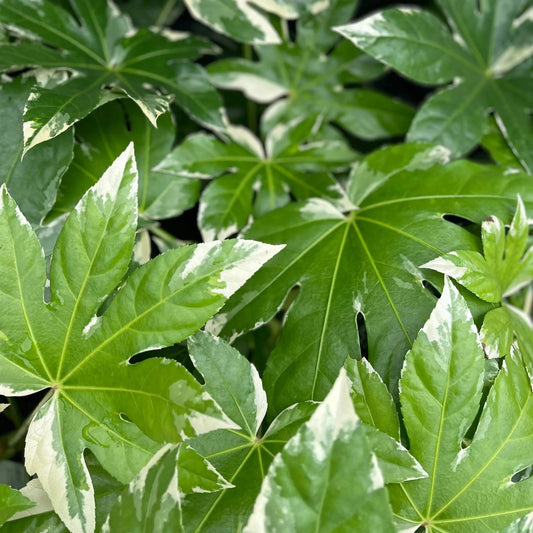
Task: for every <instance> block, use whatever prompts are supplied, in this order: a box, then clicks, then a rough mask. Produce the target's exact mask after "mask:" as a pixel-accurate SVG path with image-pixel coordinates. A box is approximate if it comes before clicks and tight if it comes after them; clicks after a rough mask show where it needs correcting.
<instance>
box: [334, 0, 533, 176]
mask: <svg viewBox="0 0 533 533" xmlns="http://www.w3.org/2000/svg"><path fill="white" fill-rule="evenodd" d="M437 4H438V5H439V6H440V8H441V10H442V12H443V14H444V16H445V22H444V21H442V20H441V19H440V18H438V17H437V16H436V15H434V14H432V13H430V12H429V11H425V10H420V9H416V8H407V7H405V8H390V9H386V10H384V11H380V12H378V13H374V14H372V15H370V16H368V17H367V18H365V19H363V20H360V21H359V22H356V23H354V24H350V25H347V26H342V27H338V28H336V29H337V31H339V32H340V33H341V34H342V35H344V36H345V37H347V38H348V39H350V40H351V41H353V42H354V44H355V45H356V46H358V47H359V48H361V49H362V50H364V51H365V52H367V53H369V54H371V55H372V56H373V57H375V58H376V59H378V60H379V61H382V62H383V63H385V64H387V65H390V66H392V67H393V68H395V69H397V70H398V71H399V72H400V73H401V74H403V75H405V76H407V77H409V78H412V79H413V80H415V81H417V82H419V83H423V84H431V85H442V84H445V83H449V82H452V81H453V83H451V84H450V85H447V86H446V87H445V88H444V89H442V90H441V91H439V92H437V93H436V94H434V95H433V96H432V97H431V98H429V100H427V101H426V102H425V104H424V105H423V106H422V107H421V108H420V109H419V111H418V113H417V115H416V117H415V119H414V120H413V123H412V125H411V128H410V130H409V134H408V139H410V140H411V141H424V142H435V143H437V144H442V145H443V146H446V147H447V148H449V149H450V150H452V152H453V154H454V155H462V154H465V153H467V152H469V151H470V150H471V149H472V148H473V147H474V146H475V145H476V144H477V143H478V142H479V141H480V139H481V136H482V134H483V131H484V126H485V124H486V120H487V115H488V114H489V112H490V111H493V112H494V115H495V117H496V120H497V122H498V125H499V127H500V129H501V131H502V133H503V135H504V136H505V138H506V140H507V142H508V143H509V144H510V145H511V148H512V149H513V151H514V153H515V154H516V156H517V157H518V159H519V160H520V162H521V164H522V165H523V167H524V168H525V169H526V170H527V171H528V172H532V171H533V155H532V152H531V146H530V139H531V135H532V134H533V122H532V120H531V115H530V111H531V109H533V96H532V92H531V83H532V81H533V78H532V70H531V66H532V61H531V57H532V55H533V41H532V39H531V34H532V31H533V20H532V17H531V9H532V8H533V2H532V1H531V0H516V1H513V2H507V1H505V0H494V1H488V0H487V1H481V2H477V1H476V0H465V1H464V2H457V1H456V0H438V1H437Z"/></svg>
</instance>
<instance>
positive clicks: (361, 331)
mask: <svg viewBox="0 0 533 533" xmlns="http://www.w3.org/2000/svg"><path fill="white" fill-rule="evenodd" d="M355 322H356V324H357V335H358V337H359V348H360V350H361V357H363V358H364V359H368V337H367V333H366V324H365V315H363V313H361V312H359V313H357V316H356V318H355Z"/></svg>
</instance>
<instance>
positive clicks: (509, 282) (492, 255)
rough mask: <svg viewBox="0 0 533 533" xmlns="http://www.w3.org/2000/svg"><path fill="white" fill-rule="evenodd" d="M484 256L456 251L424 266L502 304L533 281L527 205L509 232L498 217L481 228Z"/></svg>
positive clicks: (520, 206) (519, 210) (519, 209)
mask: <svg viewBox="0 0 533 533" xmlns="http://www.w3.org/2000/svg"><path fill="white" fill-rule="evenodd" d="M481 232H482V241H483V254H484V255H481V254H480V253H478V252H472V251H454V252H450V253H448V254H445V255H443V256H442V257H439V258H437V259H433V260H432V261H429V262H428V263H426V264H424V265H422V267H423V268H432V269H434V270H437V271H438V272H442V273H443V274H446V275H448V276H450V277H452V278H453V279H455V280H456V281H458V282H459V283H460V284H461V285H463V286H464V287H466V288H467V289H468V290H470V291H472V292H473V293H474V294H475V295H476V296H478V297H479V298H482V299H483V300H486V301H487V302H494V303H497V302H500V301H501V300H502V298H503V297H505V296H509V295H510V294H513V293H514V292H516V291H518V290H519V289H520V288H522V287H523V286H525V285H527V284H528V283H530V282H531V280H533V247H530V248H529V249H528V250H527V251H526V248H527V237H528V232H529V224H528V221H527V216H526V210H525V207H524V204H523V202H522V200H521V198H520V196H519V197H518V204H517V207H516V211H515V214H514V217H513V220H512V222H511V225H510V228H509V232H508V233H507V234H506V233H505V225H504V223H503V222H502V221H501V220H500V219H499V218H498V217H496V216H491V217H489V218H488V219H487V220H485V221H484V222H483V224H482V227H481Z"/></svg>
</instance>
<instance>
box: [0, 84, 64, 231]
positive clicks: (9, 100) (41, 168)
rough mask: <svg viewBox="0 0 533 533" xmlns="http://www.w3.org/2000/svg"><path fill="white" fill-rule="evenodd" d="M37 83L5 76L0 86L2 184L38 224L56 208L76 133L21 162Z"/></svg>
mask: <svg viewBox="0 0 533 533" xmlns="http://www.w3.org/2000/svg"><path fill="white" fill-rule="evenodd" d="M34 81H35V80H32V78H29V79H26V80H23V79H20V78H17V79H14V80H10V79H9V78H7V77H5V78H4V79H3V83H2V84H1V85H0V123H1V124H2V129H1V131H0V182H1V183H5V184H6V185H7V188H8V190H9V192H10V194H11V195H12V196H13V198H14V199H15V200H16V201H17V203H18V205H19V207H20V209H21V211H22V212H23V213H24V216H25V217H26V218H27V219H28V221H29V222H31V223H32V224H33V225H38V224H39V223H40V222H41V221H42V220H43V218H44V217H45V216H46V215H47V214H48V212H49V211H50V209H51V208H52V206H53V205H54V202H55V199H56V195H57V188H58V187H59V180H60V179H61V176H62V175H63V173H64V172H65V171H66V170H67V167H68V166H69V164H70V162H71V160H72V150H73V145H74V143H73V136H72V132H65V133H64V134H62V135H60V136H58V137H56V138H55V139H54V140H53V141H51V142H49V143H48V144H46V145H43V146H39V148H36V149H35V150H33V151H32V153H31V154H28V155H27V156H26V157H24V158H23V159H21V155H22V152H23V148H24V139H23V134H22V123H23V113H24V106H25V104H26V101H27V99H28V96H29V94H30V92H31V88H32V86H33V84H34ZM28 191H31V192H28Z"/></svg>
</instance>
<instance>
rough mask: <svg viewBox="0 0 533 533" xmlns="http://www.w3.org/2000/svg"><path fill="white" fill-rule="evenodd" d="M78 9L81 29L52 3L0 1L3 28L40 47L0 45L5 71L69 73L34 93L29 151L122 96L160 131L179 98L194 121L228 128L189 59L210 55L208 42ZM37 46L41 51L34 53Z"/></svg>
mask: <svg viewBox="0 0 533 533" xmlns="http://www.w3.org/2000/svg"><path fill="white" fill-rule="evenodd" d="M72 8H73V11H74V14H75V16H76V18H77V19H78V20H79V24H78V22H77V21H76V19H75V18H74V16H73V15H71V14H70V13H69V12H68V11H66V10H65V9H63V8H62V7H59V6H57V5H55V4H54V3H52V2H51V1H50V0H43V1H42V2H39V3H38V4H36V3H35V2H33V1H31V0H21V1H19V0H1V1H0V20H2V23H3V24H4V25H5V26H6V27H7V28H8V29H11V30H13V31H16V33H17V34H22V35H23V36H24V37H25V38H26V39H29V40H31V41H34V42H26V41H24V42H22V43H20V44H7V45H1V47H0V55H1V56H3V59H2V63H1V65H0V67H2V69H3V70H19V69H20V68H25V67H46V68H49V69H61V70H64V69H68V72H69V73H70V74H69V76H68V78H67V79H66V81H64V83H62V84H60V85H59V86H56V87H54V89H53V90H52V89H49V88H46V87H41V86H39V85H36V86H35V87H34V88H33V91H32V92H31V94H30V97H29V98H28V104H27V106H26V109H25V114H24V152H26V151H27V150H29V149H30V148H32V147H33V146H35V145H36V144H39V143H41V142H43V141H46V140H48V139H51V138H53V137H55V136H56V135H59V134H60V133H61V132H63V131H65V130H66V129H67V128H69V127H70V126H71V125H72V124H74V123H75V122H77V121H78V120H81V119H82V118H84V117H85V116H86V115H88V114H89V113H90V112H91V111H93V109H94V108H96V107H98V106H100V105H102V104H103V103H105V102H106V101H108V100H109V99H113V98H116V97H117V96H128V97H129V98H131V99H132V100H133V101H135V102H136V103H137V105H138V106H139V107H140V108H141V110H142V111H143V112H144V113H145V114H146V116H147V117H148V119H149V120H150V121H151V122H152V124H153V125H154V126H155V125H156V121H157V117H158V116H159V115H161V114H162V113H164V112H165V111H167V110H168V105H169V101H170V100H171V99H172V98H174V99H175V101H176V103H177V104H178V105H179V106H181V107H182V108H183V109H184V110H185V111H186V112H187V113H189V114H190V115H191V116H192V117H193V118H194V119H195V120H198V121H199V122H201V123H202V124H205V125H208V126H211V127H215V128H224V122H223V119H222V114H221V110H220V108H221V101H220V99H219V97H218V95H217V93H216V92H215V91H214V89H213V88H212V86H211V85H210V83H209V81H208V80H207V76H206V74H205V72H204V70H203V69H202V68H201V67H200V66H199V65H196V64H193V63H191V61H190V60H194V59H196V58H197V57H199V56H200V55H202V54H203V53H205V52H209V51H210V49H209V45H208V43H206V41H204V40H203V39H201V38H198V37H183V35H181V36H180V38H179V39H178V38H176V36H174V38H167V37H165V36H163V35H161V34H157V33H154V32H152V31H149V30H146V29H143V30H139V31H135V30H134V29H133V28H132V26H131V23H130V22H129V19H127V18H126V17H125V16H124V15H122V14H121V13H120V12H119V11H118V10H117V9H116V7H114V6H112V5H111V4H108V3H107V2H105V1H104V0H98V1H95V2H91V3H86V2H84V1H82V0H73V1H72ZM51 20H53V21H54V25H50V21H51ZM43 45H46V48H45V47H43ZM38 48H40V49H41V51H40V52H37V53H36V54H34V52H35V51H36V50H38ZM154 88H157V89H158V90H162V91H163V92H164V93H165V94H163V95H161V94H160V93H159V92H157V91H155V90H154Z"/></svg>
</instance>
